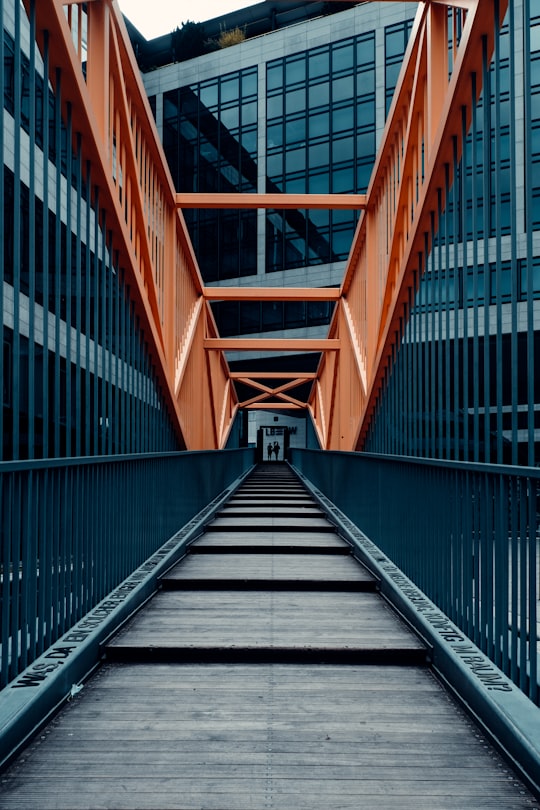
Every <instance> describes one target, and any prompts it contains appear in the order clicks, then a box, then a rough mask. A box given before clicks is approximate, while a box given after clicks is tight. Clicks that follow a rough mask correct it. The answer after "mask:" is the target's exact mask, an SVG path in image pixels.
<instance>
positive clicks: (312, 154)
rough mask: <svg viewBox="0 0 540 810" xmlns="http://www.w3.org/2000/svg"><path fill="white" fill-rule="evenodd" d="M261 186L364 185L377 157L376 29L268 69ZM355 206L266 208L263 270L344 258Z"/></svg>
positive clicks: (295, 189) (291, 189) (316, 190)
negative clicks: (342, 208) (339, 208)
mask: <svg viewBox="0 0 540 810" xmlns="http://www.w3.org/2000/svg"><path fill="white" fill-rule="evenodd" d="M266 70H267V72H266V86H267V101H266V111H267V115H266V121H267V124H266V174H267V179H266V191H267V192H280V191H281V192H286V193H308V192H309V193H313V194H329V193H347V192H350V193H362V192H365V190H366V188H367V184H368V182H369V177H370V175H371V169H372V167H373V161H374V159H375V33H374V32H369V33H367V34H365V35H362V36H359V37H351V38H350V39H346V40H342V41H340V42H336V43H332V44H329V45H325V46H324V47H320V48H314V49H312V50H309V51H306V52H303V53H299V54H294V55H291V56H287V57H285V58H283V59H276V60H273V61H271V62H269V63H268V64H267V68H266ZM357 218H358V216H357V213H356V212H354V211H324V210H321V211H319V210H311V211H271V212H269V213H268V216H267V221H266V271H267V272H272V271H276V270H288V269H291V268H295V267H302V266H306V265H307V266H310V265H316V264H326V263H328V262H334V261H342V260H344V259H346V258H347V255H348V252H349V248H350V245H351V242H352V237H353V234H354V229H355V227H356V222H357Z"/></svg>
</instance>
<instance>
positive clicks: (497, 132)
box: [489, 0, 504, 464]
mask: <svg viewBox="0 0 540 810" xmlns="http://www.w3.org/2000/svg"><path fill="white" fill-rule="evenodd" d="M493 10H494V20H493V26H494V50H493V57H492V65H493V68H492V69H493V77H494V85H495V89H494V98H492V97H490V99H491V103H490V105H489V106H490V110H491V112H492V113H493V114H494V119H495V120H494V123H493V128H494V132H493V138H492V144H493V145H494V171H493V188H494V210H495V279H496V282H495V311H496V328H495V362H496V366H495V368H496V372H495V401H496V412H497V427H496V443H497V463H498V464H502V463H503V374H504V369H503V345H502V331H503V322H502V298H503V292H504V291H503V284H502V258H501V247H502V243H501V230H502V219H501V205H500V200H501V179H500V171H499V167H500V166H501V110H500V93H501V53H500V37H499V35H498V25H497V22H498V19H499V0H494V9H493ZM492 131H493V130H492ZM490 208H491V199H490Z"/></svg>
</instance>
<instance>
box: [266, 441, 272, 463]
mask: <svg viewBox="0 0 540 810" xmlns="http://www.w3.org/2000/svg"><path fill="white" fill-rule="evenodd" d="M266 451H267V453H268V461H272V453H273V452H274V448H273V447H272V442H268V447H267V448H266Z"/></svg>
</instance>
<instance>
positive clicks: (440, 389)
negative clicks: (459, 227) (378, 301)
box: [437, 188, 448, 458]
mask: <svg viewBox="0 0 540 810" xmlns="http://www.w3.org/2000/svg"><path fill="white" fill-rule="evenodd" d="M442 211H443V200H442V189H441V188H438V189H437V264H438V276H437V320H438V335H437V383H438V386H437V414H438V419H437V429H438V442H437V457H438V458H443V455H444V443H443V437H444V418H445V416H444V403H445V402H446V397H445V395H444V363H443V276H446V274H447V272H448V269H447V268H446V270H445V271H444V272H443V266H442V261H443V250H442V224H441V223H442ZM446 339H447V340H448V335H446Z"/></svg>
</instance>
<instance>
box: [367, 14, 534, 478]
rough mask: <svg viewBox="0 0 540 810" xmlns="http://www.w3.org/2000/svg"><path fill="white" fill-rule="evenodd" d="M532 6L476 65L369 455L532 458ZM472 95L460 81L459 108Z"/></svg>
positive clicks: (510, 20)
mask: <svg viewBox="0 0 540 810" xmlns="http://www.w3.org/2000/svg"><path fill="white" fill-rule="evenodd" d="M531 7H532V4H529V2H524V3H519V4H517V3H516V4H513V5H511V6H510V8H509V11H508V13H507V16H506V19H505V21H504V25H503V26H502V28H501V30H500V33H499V34H498V36H497V38H496V41H495V50H494V54H493V58H492V61H491V65H490V66H488V64H487V55H485V57H484V60H483V61H484V64H483V69H482V76H481V84H482V93H481V94H480V98H479V100H478V103H476V104H474V105H473V111H472V116H471V120H470V125H469V124H468V123H467V122H465V120H464V121H463V122H462V132H463V135H464V142H465V148H464V150H463V153H462V154H460V153H459V151H458V149H457V146H456V148H455V150H454V156H453V162H452V165H450V166H448V171H447V174H446V185H445V187H444V188H443V189H441V196H440V201H441V206H442V201H443V200H446V206H445V208H444V210H443V209H442V208H441V210H439V211H438V212H437V215H436V217H434V220H433V224H432V230H431V233H430V234H429V235H427V236H426V249H425V251H424V253H423V255H422V256H420V258H419V263H418V269H417V280H418V292H417V294H416V296H415V297H414V298H413V297H412V296H411V298H410V300H409V306H408V311H407V313H406V314H405V316H404V318H403V320H402V334H401V338H400V341H399V344H398V346H397V348H396V350H395V352H394V354H393V357H392V361H391V363H390V364H389V366H388V368H387V372H386V380H385V386H384V387H383V389H382V391H381V394H380V395H379V397H378V404H377V410H376V414H375V417H374V419H373V420H372V425H371V431H370V435H369V439H368V444H367V448H368V449H370V450H372V451H375V452H389V453H396V454H400V455H401V454H403V455H417V456H429V457H433V458H448V459H460V460H468V461H480V462H488V463H498V464H500V463H509V464H525V465H531V466H532V465H535V464H538V462H539V461H540V406H539V405H538V403H539V402H540V379H539V376H538V374H537V373H536V367H537V362H538V357H539V356H540V355H539V352H540V333H539V331H538V327H537V324H538V300H539V298H540V258H539V256H538V249H537V248H536V247H535V244H536V242H535V239H536V235H535V234H534V230H535V229H537V228H538V225H539V223H538V213H537V211H538V199H539V197H538V191H539V188H538V177H537V175H538V172H537V171H536V170H535V167H536V166H537V165H538V162H539V161H540V139H539V138H538V137H537V134H535V133H537V132H540V129H539V128H538V127H539V125H540V120H539V119H538V117H535V115H536V116H538V115H539V114H540V113H539V112H538V110H537V109H536V107H537V106H538V104H537V100H538V99H540V95H539V93H540V84H539V82H540V72H539V71H540V19H539V18H538V17H533V18H532V20H530V19H529V14H530V8H531ZM523 53H525V54H527V53H530V60H525V62H526V63H527V64H528V67H526V69H525V73H524V74H523V72H522V61H521V60H522V55H523ZM529 79H530V83H531V84H530V89H531V91H532V92H529V87H528V82H529ZM477 86H478V79H477V77H475V76H474V75H472V76H471V77H470V88H469V91H470V97H471V101H473V100H476V99H477V96H478V92H477ZM529 111H530V112H529ZM534 111H536V112H534ZM467 127H468V128H467ZM486 200H489V204H486V202H485V201H486ZM435 220H437V221H438V225H437V223H436V221H435Z"/></svg>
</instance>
